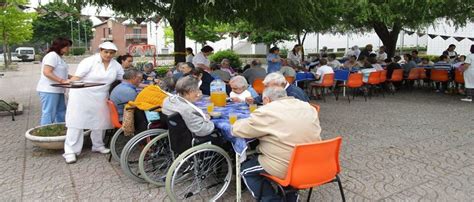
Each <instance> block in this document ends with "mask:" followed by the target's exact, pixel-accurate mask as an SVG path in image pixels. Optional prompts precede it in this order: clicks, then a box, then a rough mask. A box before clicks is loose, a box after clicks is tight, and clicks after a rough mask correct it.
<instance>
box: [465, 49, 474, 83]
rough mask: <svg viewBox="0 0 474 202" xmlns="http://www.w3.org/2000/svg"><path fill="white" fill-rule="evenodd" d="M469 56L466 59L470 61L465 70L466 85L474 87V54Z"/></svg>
mask: <svg viewBox="0 0 474 202" xmlns="http://www.w3.org/2000/svg"><path fill="white" fill-rule="evenodd" d="M467 57H468V58H466V61H469V63H470V66H469V68H467V70H466V71H464V85H465V87H466V88H474V54H470V55H468V56H467Z"/></svg>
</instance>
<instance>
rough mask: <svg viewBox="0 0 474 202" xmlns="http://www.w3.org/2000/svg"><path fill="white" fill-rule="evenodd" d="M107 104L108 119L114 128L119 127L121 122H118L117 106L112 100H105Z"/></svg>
mask: <svg viewBox="0 0 474 202" xmlns="http://www.w3.org/2000/svg"><path fill="white" fill-rule="evenodd" d="M107 106H108V107H109V115H110V120H111V121H112V125H113V126H114V127H115V128H121V127H122V123H120V118H119V114H118V111H117V108H116V107H115V104H114V102H113V101H112V100H107Z"/></svg>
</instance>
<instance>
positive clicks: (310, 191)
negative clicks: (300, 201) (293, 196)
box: [306, 187, 313, 202]
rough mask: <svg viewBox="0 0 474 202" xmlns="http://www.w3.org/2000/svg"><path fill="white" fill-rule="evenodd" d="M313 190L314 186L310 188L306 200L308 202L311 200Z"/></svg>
mask: <svg viewBox="0 0 474 202" xmlns="http://www.w3.org/2000/svg"><path fill="white" fill-rule="evenodd" d="M312 192H313V187H311V188H310V189H309V193H308V199H307V200H306V201H307V202H310V199H311V194H312Z"/></svg>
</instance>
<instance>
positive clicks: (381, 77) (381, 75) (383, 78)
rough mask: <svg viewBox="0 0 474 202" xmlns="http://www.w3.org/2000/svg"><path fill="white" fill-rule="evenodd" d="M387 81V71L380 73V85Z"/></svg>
mask: <svg viewBox="0 0 474 202" xmlns="http://www.w3.org/2000/svg"><path fill="white" fill-rule="evenodd" d="M385 81H387V70H382V71H380V83H385Z"/></svg>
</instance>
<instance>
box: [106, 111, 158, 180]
mask: <svg viewBox="0 0 474 202" xmlns="http://www.w3.org/2000/svg"><path fill="white" fill-rule="evenodd" d="M134 117H135V129H136V130H135V132H136V135H133V136H125V135H124V133H123V130H122V129H118V130H117V131H116V132H115V134H114V135H113V137H112V139H111V141H110V149H111V157H113V158H114V159H115V160H117V161H119V162H120V167H121V169H122V171H123V172H124V173H125V175H126V176H128V177H130V178H131V179H133V180H134V181H137V182H145V180H144V179H143V178H142V177H141V176H140V173H139V170H138V157H139V155H140V152H141V150H142V149H143V147H144V146H145V145H146V144H147V143H148V142H150V140H151V139H152V138H154V137H156V136H159V135H163V134H167V130H165V129H166V128H163V127H162V124H161V122H160V121H152V122H148V121H147V119H146V117H145V114H144V112H143V111H141V110H135V112H134Z"/></svg>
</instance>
